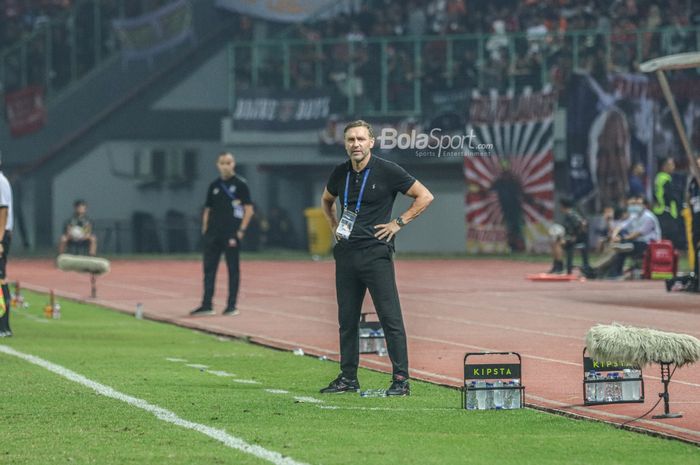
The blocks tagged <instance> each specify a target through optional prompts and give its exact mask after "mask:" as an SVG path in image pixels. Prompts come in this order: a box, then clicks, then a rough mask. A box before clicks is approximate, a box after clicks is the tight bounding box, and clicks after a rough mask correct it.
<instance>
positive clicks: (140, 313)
mask: <svg viewBox="0 0 700 465" xmlns="http://www.w3.org/2000/svg"><path fill="white" fill-rule="evenodd" d="M134 316H135V317H136V319H137V320H143V304H142V303H141V302H139V303H137V304H136V313H134Z"/></svg>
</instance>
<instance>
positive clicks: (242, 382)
mask: <svg viewBox="0 0 700 465" xmlns="http://www.w3.org/2000/svg"><path fill="white" fill-rule="evenodd" d="M231 381H233V382H234V383H240V384H260V382H258V381H255V380H254V379H232V380H231Z"/></svg>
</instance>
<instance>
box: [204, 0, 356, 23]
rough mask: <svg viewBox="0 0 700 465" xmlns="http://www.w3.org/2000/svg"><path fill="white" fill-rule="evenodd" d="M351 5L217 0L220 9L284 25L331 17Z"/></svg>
mask: <svg viewBox="0 0 700 465" xmlns="http://www.w3.org/2000/svg"><path fill="white" fill-rule="evenodd" d="M349 3H350V2H348V1H340V2H339V1H333V0H216V6H218V7H220V8H225V9H227V10H231V11H236V12H238V13H242V14H244V15H249V16H255V17H256V18H262V19H266V20H269V21H280V22H284V23H301V22H304V21H306V20H307V19H311V18H312V17H314V18H321V17H330V16H333V15H336V14H338V13H339V12H340V11H346V10H347V9H348V8H349ZM319 13H323V14H322V15H319Z"/></svg>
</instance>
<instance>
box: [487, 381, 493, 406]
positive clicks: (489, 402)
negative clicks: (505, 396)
mask: <svg viewBox="0 0 700 465" xmlns="http://www.w3.org/2000/svg"><path fill="white" fill-rule="evenodd" d="M493 408H494V406H493V383H486V409H487V410H493Z"/></svg>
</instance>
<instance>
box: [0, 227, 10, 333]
mask: <svg viewBox="0 0 700 465" xmlns="http://www.w3.org/2000/svg"><path fill="white" fill-rule="evenodd" d="M11 242H12V234H11V233H10V232H9V231H5V236H4V237H3V239H2V247H3V252H2V254H0V280H2V298H3V300H4V304H5V305H4V307H5V311H4V312H3V314H2V316H1V317H0V332H5V331H10V302H11V296H10V286H9V285H8V284H7V283H6V282H5V278H6V276H7V274H6V271H7V255H8V254H9V253H10V243H11ZM0 312H1V310H0Z"/></svg>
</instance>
